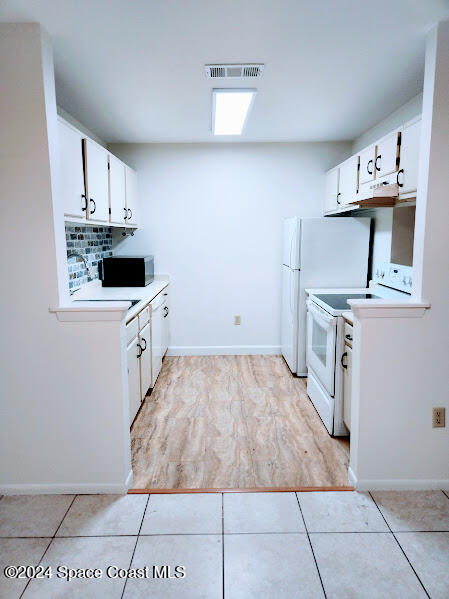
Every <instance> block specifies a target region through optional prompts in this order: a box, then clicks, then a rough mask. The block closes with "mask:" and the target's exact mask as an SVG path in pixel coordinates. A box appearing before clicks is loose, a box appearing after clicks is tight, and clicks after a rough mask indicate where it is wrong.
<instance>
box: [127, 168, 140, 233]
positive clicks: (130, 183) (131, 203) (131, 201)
mask: <svg viewBox="0 0 449 599" xmlns="http://www.w3.org/2000/svg"><path fill="white" fill-rule="evenodd" d="M125 177H126V210H127V213H128V216H127V219H126V223H127V224H128V225H136V226H137V217H138V205H137V175H136V172H135V171H133V169H132V168H130V167H129V166H127V167H125Z"/></svg>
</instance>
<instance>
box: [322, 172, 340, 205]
mask: <svg viewBox="0 0 449 599" xmlns="http://www.w3.org/2000/svg"><path fill="white" fill-rule="evenodd" d="M338 174H339V169H338V167H336V168H333V169H332V170H331V171H328V172H327V173H326V182H325V188H326V190H325V196H324V212H332V211H333V210H336V209H337V208H338V204H337V195H338Z"/></svg>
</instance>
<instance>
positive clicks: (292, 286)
mask: <svg viewBox="0 0 449 599" xmlns="http://www.w3.org/2000/svg"><path fill="white" fill-rule="evenodd" d="M294 275H295V273H294V271H293V270H292V269H290V314H291V315H292V317H293V292H294V285H293V279H292V277H294Z"/></svg>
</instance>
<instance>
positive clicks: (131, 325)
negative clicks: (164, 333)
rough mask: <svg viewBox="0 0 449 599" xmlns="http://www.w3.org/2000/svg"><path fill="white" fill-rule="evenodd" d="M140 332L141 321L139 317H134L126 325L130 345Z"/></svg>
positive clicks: (127, 340)
mask: <svg viewBox="0 0 449 599" xmlns="http://www.w3.org/2000/svg"><path fill="white" fill-rule="evenodd" d="M138 332H139V321H138V319H137V318H133V319H132V320H131V322H128V324H127V325H126V344H127V345H128V344H129V343H130V342H131V341H132V340H133V339H134V337H136V336H137V333H138Z"/></svg>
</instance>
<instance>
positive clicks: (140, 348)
mask: <svg viewBox="0 0 449 599" xmlns="http://www.w3.org/2000/svg"><path fill="white" fill-rule="evenodd" d="M137 347H138V348H139V350H140V353H138V354H137V357H138V358H140V356H141V355H142V353H143V352H142V346H141V345H140V343H138V344H137Z"/></svg>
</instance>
